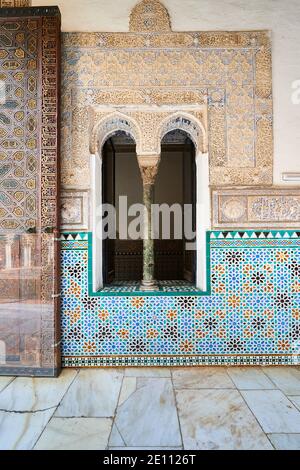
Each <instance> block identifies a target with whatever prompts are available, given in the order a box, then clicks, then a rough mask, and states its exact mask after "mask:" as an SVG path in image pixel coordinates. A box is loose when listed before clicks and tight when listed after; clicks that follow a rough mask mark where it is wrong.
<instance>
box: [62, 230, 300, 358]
mask: <svg viewBox="0 0 300 470" xmlns="http://www.w3.org/2000/svg"><path fill="white" fill-rule="evenodd" d="M208 238H209V246H210V267H211V293H206V295H197V293H193V294H187V293H185V294H184V293H177V292H167V293H164V294H167V295H163V294H159V295H155V296H154V295H149V294H148V295H145V296H141V295H135V294H134V293H130V292H127V293H124V292H123V295H120V294H118V293H114V294H113V295H102V296H100V297H97V296H92V295H91V292H90V291H89V271H90V265H89V248H91V247H89V244H90V241H89V240H91V237H89V236H88V234H65V235H64V236H63V237H62V242H61V245H62V252H61V257H62V258H61V266H62V281H61V283H62V285H61V288H62V308H61V312H62V319H61V321H62V355H63V363H64V365H65V366H67V367H80V366H131V365H132V366H156V365H157V366H159V365H166V366H181V365H191V366H192V365H209V364H211V365H213V364H215V365H224V364H229V365H237V364H245V365H256V364H258V365H262V364H270V365H276V364H299V363H300V308H299V305H300V249H299V248H300V230H299V231H269V232H263V231H259V232H255V231H249V232H211V233H209V237H208Z"/></svg>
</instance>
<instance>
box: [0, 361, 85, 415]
mask: <svg viewBox="0 0 300 470" xmlns="http://www.w3.org/2000/svg"><path fill="white" fill-rule="evenodd" d="M76 375H77V371H76V370H74V369H73V370H71V369H68V370H67V369H66V370H64V371H63V372H62V374H61V376H60V377H59V379H52V378H27V377H18V378H17V379H15V380H14V381H13V382H11V383H10V384H9V385H8V386H7V387H6V388H5V389H4V390H3V392H1V393H0V410H4V411H15V412H32V411H43V410H47V409H49V408H56V407H57V406H58V404H59V403H60V401H61V400H62V398H63V396H64V395H65V393H66V391H67V390H68V388H69V387H70V385H71V383H72V382H73V380H74V379H75V377H76Z"/></svg>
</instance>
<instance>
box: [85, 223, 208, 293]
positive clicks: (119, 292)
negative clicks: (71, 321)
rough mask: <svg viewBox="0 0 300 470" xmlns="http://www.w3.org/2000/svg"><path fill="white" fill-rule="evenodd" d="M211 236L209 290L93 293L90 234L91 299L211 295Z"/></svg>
mask: <svg viewBox="0 0 300 470" xmlns="http://www.w3.org/2000/svg"><path fill="white" fill-rule="evenodd" d="M210 234H211V232H206V269H207V286H208V288H207V290H206V292H203V291H200V290H199V291H198V292H197V291H193V292H187V291H183V292H180V291H178V292H163V291H159V292H142V291H135V292H128V291H124V292H107V291H105V292H101V291H99V292H94V291H93V234H92V232H89V233H88V293H89V296H90V297H203V296H210V295H211V263H210V261H211V259H210V256H211V251H210Z"/></svg>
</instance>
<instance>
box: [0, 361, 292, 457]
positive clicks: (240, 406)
mask: <svg viewBox="0 0 300 470" xmlns="http://www.w3.org/2000/svg"><path fill="white" fill-rule="evenodd" d="M298 373H299V367H278V368H273V367H272V368H265V367H261V368H259V367H253V368H252V367H249V368H246V367H237V368H233V367H230V368H229V367H228V368H227V367H207V368H205V367H195V368H175V369H172V368H166V369H164V368H157V369H156V368H128V369H127V368H125V369H80V370H76V369H66V370H64V371H63V372H62V374H61V376H60V377H59V378H58V379H49V378H48V379H47V378H14V377H5V378H4V377H0V450H5V449H19V450H30V449H33V448H35V449H47V450H48V449H65V450H69V449H70V450H71V449H78V450H79V449H80V450H81V449H83V450H89V449H93V450H98V449H110V450H142V449H144V450H149V451H153V450H162V451H164V450H174V451H176V450H180V449H182V448H184V449H185V450H194V449H247V450H248V449H249V450H252V449H280V450H281V449H282V450H285V449H291V450H294V449H297V450H299V440H300V438H299V436H300V393H299V392H298V380H299V375H298ZM289 393H290V394H289Z"/></svg>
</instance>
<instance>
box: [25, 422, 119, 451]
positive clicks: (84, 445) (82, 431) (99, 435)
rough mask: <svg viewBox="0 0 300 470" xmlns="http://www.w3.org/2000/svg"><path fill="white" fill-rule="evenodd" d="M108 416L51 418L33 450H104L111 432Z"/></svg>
mask: <svg viewBox="0 0 300 470" xmlns="http://www.w3.org/2000/svg"><path fill="white" fill-rule="evenodd" d="M111 426H112V419H110V418H53V419H52V420H51V421H50V423H49V424H48V425H47V427H46V429H45V431H44V432H43V434H42V436H41V437H40V439H39V440H38V442H37V444H36V445H35V447H34V449H35V450H105V449H106V447H107V444H108V438H109V435H110V432H111Z"/></svg>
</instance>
